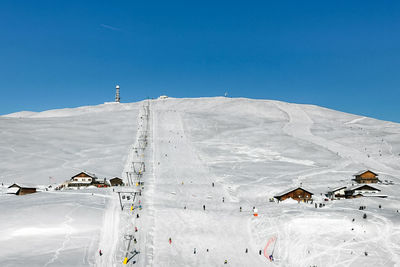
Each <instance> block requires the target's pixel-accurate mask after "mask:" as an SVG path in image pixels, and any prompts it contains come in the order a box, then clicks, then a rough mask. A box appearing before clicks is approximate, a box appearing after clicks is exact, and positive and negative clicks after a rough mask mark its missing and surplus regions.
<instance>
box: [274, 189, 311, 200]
mask: <svg viewBox="0 0 400 267" xmlns="http://www.w3.org/2000/svg"><path fill="white" fill-rule="evenodd" d="M312 195H313V193H311V192H310V191H307V190H305V189H303V188H301V187H297V188H293V189H289V190H286V191H284V192H282V193H280V194H278V195H276V196H274V198H276V199H277V200H278V201H283V200H285V199H288V198H292V199H294V200H297V201H299V202H300V201H302V202H308V201H310V200H312Z"/></svg>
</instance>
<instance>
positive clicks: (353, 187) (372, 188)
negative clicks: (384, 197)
mask: <svg viewBox="0 0 400 267" xmlns="http://www.w3.org/2000/svg"><path fill="white" fill-rule="evenodd" d="M361 187H370V188H371V190H375V191H381V190H380V189H378V188H375V187H373V186H370V185H368V184H360V185H355V186H351V187H349V188H348V189H347V190H351V191H354V190H359V188H361Z"/></svg>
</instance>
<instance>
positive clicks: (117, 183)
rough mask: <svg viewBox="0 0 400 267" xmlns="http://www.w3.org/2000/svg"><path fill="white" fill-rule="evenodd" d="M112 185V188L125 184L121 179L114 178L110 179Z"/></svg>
mask: <svg viewBox="0 0 400 267" xmlns="http://www.w3.org/2000/svg"><path fill="white" fill-rule="evenodd" d="M110 184H111V186H123V185H124V182H123V181H122V179H121V178H118V177H114V178H112V179H110Z"/></svg>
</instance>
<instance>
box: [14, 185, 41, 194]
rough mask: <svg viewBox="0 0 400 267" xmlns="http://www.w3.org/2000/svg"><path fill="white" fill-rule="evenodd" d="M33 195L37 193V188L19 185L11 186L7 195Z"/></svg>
mask: <svg viewBox="0 0 400 267" xmlns="http://www.w3.org/2000/svg"><path fill="white" fill-rule="evenodd" d="M33 193H36V188H35V187H28V186H24V185H18V184H13V185H10V186H9V187H8V189H7V194H15V195H18V196H23V195H27V194H33Z"/></svg>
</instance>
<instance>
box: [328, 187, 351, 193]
mask: <svg viewBox="0 0 400 267" xmlns="http://www.w3.org/2000/svg"><path fill="white" fill-rule="evenodd" d="M345 188H347V186H340V187H336V188H333V189H332V190H329V192H336V191H339V190H342V189H345Z"/></svg>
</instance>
